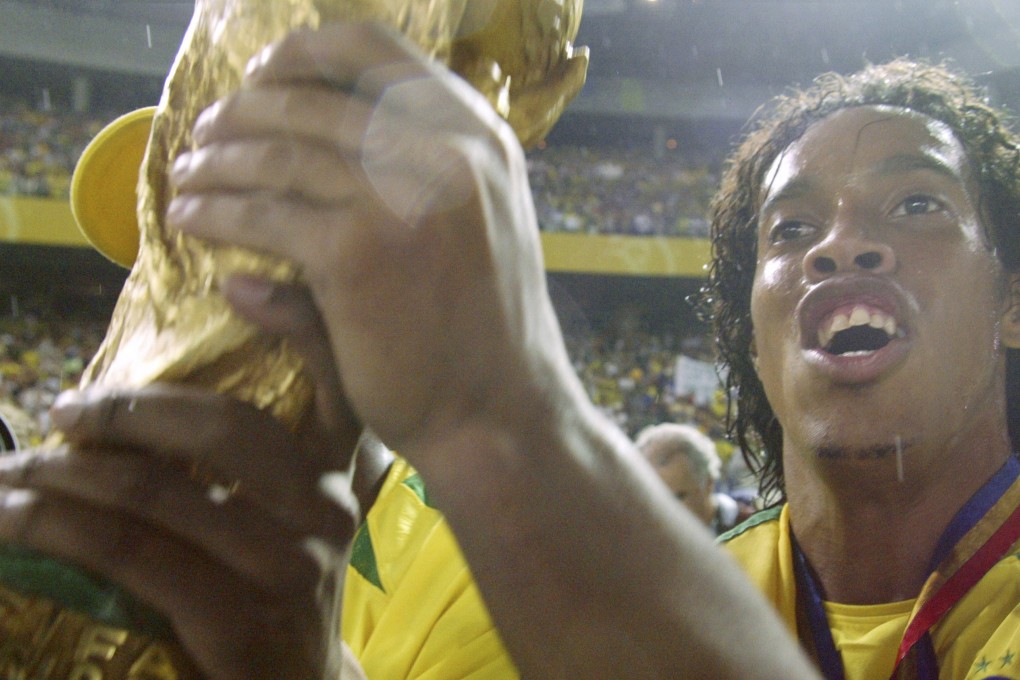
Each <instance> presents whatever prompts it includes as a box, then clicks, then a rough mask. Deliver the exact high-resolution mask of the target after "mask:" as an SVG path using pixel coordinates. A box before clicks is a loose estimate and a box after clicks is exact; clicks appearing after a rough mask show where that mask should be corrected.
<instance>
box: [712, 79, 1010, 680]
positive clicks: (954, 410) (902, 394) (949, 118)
mask: <svg viewBox="0 0 1020 680" xmlns="http://www.w3.org/2000/svg"><path fill="white" fill-rule="evenodd" d="M1004 118H1005V116H1004V115H1003V114H1002V113H1001V112H999V111H997V110H996V109H994V108H993V107H991V106H990V105H989V104H988V103H987V102H986V101H985V99H984V98H983V97H982V96H981V93H980V92H979V91H978V90H977V89H976V88H975V87H974V86H972V84H970V83H969V81H967V80H966V79H964V78H962V77H960V76H958V75H956V74H954V73H953V72H952V71H950V70H949V69H946V68H943V67H940V66H932V65H928V64H919V63H913V62H908V61H905V60H899V61H894V62H891V63H889V64H885V65H882V66H872V67H868V68H866V69H864V70H863V71H861V72H859V73H857V74H855V75H853V76H850V77H841V76H837V75H826V76H823V77H821V78H819V79H817V80H816V81H815V83H814V84H813V86H812V87H810V88H808V89H806V90H804V91H800V92H796V93H794V94H790V95H787V96H784V97H781V98H779V99H778V100H776V102H774V104H773V105H772V106H771V107H769V108H767V109H764V110H763V113H762V114H761V117H760V119H759V121H758V122H757V123H756V124H755V125H754V126H753V127H752V129H751V130H750V131H749V132H748V134H747V135H746V137H745V139H744V141H743V142H742V144H741V145H740V146H739V147H738V148H737V150H736V151H735V152H734V154H733V156H732V158H731V160H730V163H729V164H728V166H727V169H726V172H725V176H724V179H723V183H722V187H721V189H720V192H719V194H718V195H717V197H716V200H715V202H714V204H713V214H712V221H713V248H714V260H713V265H712V269H711V273H710V277H709V282H708V284H707V285H706V290H705V293H706V295H705V303H706V306H707V309H708V311H709V312H710V313H711V316H712V318H713V321H714V324H715V330H716V333H717V336H718V344H719V348H720V354H721V358H722V361H723V363H724V364H725V365H726V367H727V368H728V378H727V380H728V387H729V388H730V389H731V391H732V392H731V393H733V394H735V395H736V399H735V402H736V403H735V404H734V406H735V409H734V410H733V411H732V412H731V419H730V427H731V434H732V435H733V436H734V438H735V440H736V441H737V442H738V443H739V444H740V446H741V448H742V450H743V451H745V452H746V454H747V455H748V456H749V457H750V460H751V462H752V463H753V465H754V466H755V467H756V468H757V469H758V470H759V472H760V474H761V485H762V491H763V493H764V494H765V495H766V496H767V497H769V498H771V499H773V501H774V505H773V507H772V508H771V509H769V510H766V511H764V512H763V513H760V514H759V515H756V516H755V517H753V518H752V519H751V520H749V521H748V522H747V523H745V524H744V525H742V526H741V527H738V528H737V529H735V530H733V531H732V532H730V533H729V534H727V535H725V536H723V537H722V538H721V540H722V541H723V542H724V543H725V544H726V546H727V547H728V548H729V549H730V550H731V552H732V554H734V555H735V556H736V557H737V559H738V561H739V562H741V563H742V565H743V566H744V568H745V570H746V571H747V572H748V573H749V575H750V576H751V578H752V580H753V581H755V583H756V584H757V585H758V586H759V588H761V589H762V591H763V592H764V593H765V594H766V596H767V598H768V599H770V600H771V601H772V602H773V603H774V604H775V605H776V606H777V608H778V609H779V610H780V612H781V614H782V615H783V616H784V618H785V620H786V623H787V625H788V626H789V627H790V629H791V630H793V631H795V632H796V633H797V634H798V636H799V638H800V640H801V642H802V644H803V645H804V646H805V648H807V649H808V651H809V652H810V653H811V654H812V656H813V657H814V658H815V660H816V662H817V663H818V664H819V666H820V667H821V669H822V671H823V672H824V673H825V675H826V677H827V678H861V679H863V678H888V677H894V678H940V677H941V678H964V677H967V678H971V677H974V678H991V677H995V678H1000V677H1005V678H1018V677H1020V654H1018V652H1020V587H1018V586H1017V584H1018V583H1020V559H1018V551H1020V542H1018V538H1020V463H1018V461H1017V458H1016V455H1015V451H1016V450H1017V442H1016V437H1017V434H1018V432H1017V431H1016V426H1017V425H1020V421H1018V420H1017V419H1016V416H1015V413H1016V409H1017V407H1018V403H1017V398H1016V397H1017V396H1020V395H1017V393H1016V385H1017V375H1018V374H1017V366H1018V365H1017V361H1016V349H1017V348H1020V298H1018V295H1020V288H1018V285H1017V284H1018V283H1020V273H1018V271H1020V250H1018V247H1020V239H1018V238H1017V234H1016V231H1015V230H1016V229H1017V228H1018V226H1020V221H1018V217H1020V176H1018V166H1020V151H1018V148H1017V145H1018V141H1020V138H1018V137H1017V136H1016V135H1015V134H1014V133H1013V132H1012V131H1011V130H1010V129H1009V128H1008V127H1007V124H1006V122H1005V120H1004Z"/></svg>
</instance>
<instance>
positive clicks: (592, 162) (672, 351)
mask: <svg viewBox="0 0 1020 680" xmlns="http://www.w3.org/2000/svg"><path fill="white" fill-rule="evenodd" d="M114 117H115V115H114V114H110V115H108V116H84V115H79V114H70V113H57V112H54V111H51V110H40V108H39V107H34V106H29V105H28V104H26V103H25V102H24V101H18V100H11V99H4V98H2V96H0V196H3V195H29V196H42V197H50V198H54V199H61V200H64V199H66V198H67V196H68V191H69V187H70V177H71V172H72V171H73V168H74V165H75V162H76V161H77V158H78V156H79V155H80V154H81V152H82V150H83V149H84V147H85V146H86V144H87V143H88V141H89V140H90V139H91V138H92V137H93V136H94V135H95V134H96V133H97V132H99V130H101V129H102V127H103V126H104V125H105V124H106V123H107V122H108V121H109V120H112V119H113V118H114ZM653 156H654V155H653V154H642V153H639V152H636V151H607V150H598V151H596V150H593V149H588V148H582V147H573V148H568V147H548V148H541V149H537V150H534V151H529V154H528V162H529V171H530V176H531V181H532V184H533V188H534V192H535V196H536V203H537V206H536V207H537V210H538V216H539V221H540V225H541V227H542V228H543V229H544V230H549V231H565V232H578V233H609V234H632V235H665V236H681V237H704V236H705V235H706V233H707V223H706V222H705V219H704V215H705V214H706V212H707V205H708V200H709V198H710V196H711V192H712V188H713V186H714V185H715V183H716V178H715V177H714V176H713V173H712V171H711V170H710V169H709V167H710V165H709V164H708V163H698V162H692V161H693V159H686V160H685V159H681V158H680V154H676V153H674V154H666V155H664V156H663V157H662V158H655V157H653ZM5 266H6V264H5ZM23 304H24V303H21V302H19V301H18V300H17V299H15V298H14V297H12V299H11V300H10V301H6V300H0V406H3V405H7V406H13V407H16V408H17V409H19V410H20V411H21V413H22V415H25V416H27V418H28V419H29V420H30V421H31V422H30V423H29V426H28V428H27V429H29V430H30V431H31V434H30V435H29V436H28V437H27V438H28V441H27V443H29V444H33V443H37V442H38V441H39V440H40V438H41V437H42V436H43V434H44V433H45V432H46V431H47V429H48V426H49V423H48V415H47V414H48V409H49V407H50V405H51V404H52V403H53V400H54V399H55V398H56V395H57V394H58V393H59V392H60V391H62V390H64V389H67V388H71V387H75V386H76V385H77V384H78V382H79V380H80V377H81V373H82V370H83V368H84V367H85V365H86V363H87V362H88V360H89V359H90V358H91V357H92V355H93V354H94V353H95V351H96V350H97V349H98V346H99V343H100V342H101V340H102V337H103V334H104V331H105V325H106V319H96V318H84V319H75V320H70V319H67V318H66V317H62V316H61V315H56V314H54V313H53V312H52V311H51V310H50V309H49V308H48V306H47V304H46V303H45V302H43V303H40V304H32V305H30V306H29V307H28V308H26V307H23V306H22V305H23ZM568 348H569V350H570V352H571V356H572V358H573V360H574V366H575V369H576V370H577V372H578V375H579V376H580V377H581V379H582V381H583V383H584V385H585V386H586V389H587V390H588V391H589V393H590V395H591V398H592V400H593V401H594V403H595V404H596V405H597V406H598V407H599V408H601V409H603V411H604V412H605V413H606V414H607V415H608V416H609V417H610V418H612V419H613V420H615V421H616V422H617V423H618V424H619V426H620V427H621V428H622V429H623V430H624V431H625V432H627V433H628V434H629V435H631V436H634V435H635V434H636V433H637V432H639V431H640V430H641V429H642V428H644V427H645V426H647V425H651V424H655V423H660V422H683V423H693V424H695V425H696V426H697V427H698V428H699V429H700V430H702V431H703V432H705V433H706V434H708V435H709V436H710V437H712V439H713V440H715V441H716V442H717V444H718V447H719V453H720V457H721V458H722V460H723V461H724V463H727V462H731V459H733V460H732V462H733V464H734V466H735V468H736V469H735V470H734V472H733V474H732V475H731V476H730V477H726V476H725V475H724V478H723V481H724V487H725V485H727V484H728V485H730V486H732V485H737V486H740V485H744V486H746V485H747V484H749V483H750V482H749V481H748V479H747V477H746V469H740V465H739V461H737V460H736V459H739V458H740V456H739V455H738V456H732V455H731V454H732V448H731V447H730V446H729V445H728V444H727V443H725V441H724V436H723V427H722V423H723V420H724V417H725V407H724V400H723V399H722V395H721V394H720V393H719V391H718V388H712V389H711V393H710V394H708V395H707V396H706V393H705V392H704V390H701V392H698V391H696V390H695V391H691V390H689V389H688V387H689V385H686V384H685V383H684V381H683V380H681V379H679V378H678V374H677V371H678V370H679V367H680V366H688V367H690V366H694V367H695V368H698V367H701V370H700V372H701V373H702V374H704V373H705V372H706V367H707V372H708V373H711V371H712V368H711V367H712V359H711V350H710V343H709V342H707V341H706V339H705V338H703V337H682V336H680V335H673V334H670V333H652V332H649V331H646V330H642V329H641V328H640V326H635V325H633V324H627V323H622V324H618V325H610V326H609V327H606V328H603V329H594V330H593V329H591V328H588V329H587V330H586V332H583V333H576V334H574V335H573V336H569V335H568ZM685 362H686V363H685ZM702 382H703V383H704V376H702ZM710 382H713V383H717V380H716V379H715V376H714V374H712V375H711V380H710ZM7 417H8V420H10V418H11V416H9V415H8V416H7ZM18 417H20V416H18ZM22 429H26V428H25V427H23V428H22ZM22 438H26V437H25V436H23V437H22ZM23 443H26V442H23Z"/></svg>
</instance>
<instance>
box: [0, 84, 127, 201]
mask: <svg viewBox="0 0 1020 680" xmlns="http://www.w3.org/2000/svg"><path fill="white" fill-rule="evenodd" d="M114 117H115V116H114V115H113V114H111V115H109V116H105V117H104V116H96V115H84V114H78V113H70V112H57V111H54V110H52V109H51V110H45V109H43V108H41V107H36V106H30V105H29V104H28V103H27V102H25V101H24V100H20V99H11V98H4V97H0V195H4V194H7V195H10V194H16V195H22V196H41V197H49V198H61V199H62V198H67V195H68V192H69V191H70V187H71V173H72V171H73V170H74V166H75V163H77V161H78V157H79V156H80V155H81V152H82V151H83V150H84V149H85V146H86V145H87V144H88V142H89V140H90V139H92V138H93V137H94V136H95V135H96V133H98V132H99V131H100V130H102V129H103V126H104V125H105V124H106V123H107V122H109V121H110V120H112V119H113V118H114Z"/></svg>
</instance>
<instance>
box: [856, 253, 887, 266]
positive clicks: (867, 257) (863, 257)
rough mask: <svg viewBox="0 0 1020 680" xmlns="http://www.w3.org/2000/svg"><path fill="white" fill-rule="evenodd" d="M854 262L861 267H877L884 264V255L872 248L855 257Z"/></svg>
mask: <svg viewBox="0 0 1020 680" xmlns="http://www.w3.org/2000/svg"><path fill="white" fill-rule="evenodd" d="M854 262H856V263H857V266H858V267H860V268H861V269H876V268H878V267H879V266H880V265H881V264H882V255H881V254H880V253H877V252H875V251H874V250H872V251H871V252H867V253H861V254H860V255H858V256H857V257H855V258H854Z"/></svg>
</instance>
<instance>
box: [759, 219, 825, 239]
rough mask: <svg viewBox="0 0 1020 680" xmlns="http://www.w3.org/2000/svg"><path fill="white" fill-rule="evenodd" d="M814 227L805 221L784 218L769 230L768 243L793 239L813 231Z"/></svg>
mask: <svg viewBox="0 0 1020 680" xmlns="http://www.w3.org/2000/svg"><path fill="white" fill-rule="evenodd" d="M814 230H815V228H814V227H813V226H811V225H810V224H808V223H807V222H798V221H797V220H784V221H782V222H780V223H779V224H777V225H776V226H774V227H772V229H771V230H770V231H769V243H785V242H787V241H794V240H796V239H799V238H803V237H805V236H809V235H811V234H813V233H814Z"/></svg>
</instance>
